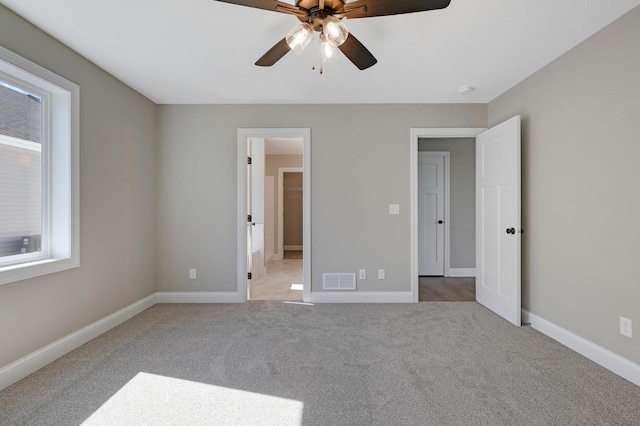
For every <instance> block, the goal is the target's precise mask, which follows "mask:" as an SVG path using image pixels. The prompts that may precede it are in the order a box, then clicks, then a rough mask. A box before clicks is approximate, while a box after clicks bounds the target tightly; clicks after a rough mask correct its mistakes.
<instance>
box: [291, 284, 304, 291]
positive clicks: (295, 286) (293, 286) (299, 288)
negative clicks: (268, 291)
mask: <svg viewBox="0 0 640 426" xmlns="http://www.w3.org/2000/svg"><path fill="white" fill-rule="evenodd" d="M291 290H300V291H302V290H303V289H302V284H291Z"/></svg>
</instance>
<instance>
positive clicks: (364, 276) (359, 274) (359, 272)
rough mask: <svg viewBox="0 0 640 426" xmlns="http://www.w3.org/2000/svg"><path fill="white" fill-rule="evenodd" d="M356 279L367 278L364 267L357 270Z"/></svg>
mask: <svg viewBox="0 0 640 426" xmlns="http://www.w3.org/2000/svg"><path fill="white" fill-rule="evenodd" d="M358 279H359V280H366V279H367V270H366V269H360V271H358Z"/></svg>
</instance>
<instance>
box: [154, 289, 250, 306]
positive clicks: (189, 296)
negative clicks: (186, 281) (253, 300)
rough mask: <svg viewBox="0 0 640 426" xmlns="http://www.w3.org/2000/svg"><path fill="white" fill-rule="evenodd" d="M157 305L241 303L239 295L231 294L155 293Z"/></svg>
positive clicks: (212, 292)
mask: <svg viewBox="0 0 640 426" xmlns="http://www.w3.org/2000/svg"><path fill="white" fill-rule="evenodd" d="M156 295H157V297H158V303H243V302H244V299H242V297H241V295H239V294H238V293H233V292H216V291H207V292H178V291H176V292H162V293H156Z"/></svg>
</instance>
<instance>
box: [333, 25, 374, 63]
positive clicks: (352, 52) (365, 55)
mask: <svg viewBox="0 0 640 426" xmlns="http://www.w3.org/2000/svg"><path fill="white" fill-rule="evenodd" d="M338 49H340V50H341V51H342V53H344V56H346V57H347V58H349V60H350V61H351V62H353V64H354V65H355V66H356V67H358V68H359V69H361V70H366V69H367V68H369V67H371V66H373V65H375V64H376V63H377V62H378V60H377V59H376V58H374V57H373V55H372V54H371V52H369V50H368V49H367V48H366V47H364V45H363V44H362V43H360V42H359V41H358V39H357V38H355V37H354V36H353V34H351V33H349V37H347V40H346V41H345V42H344V43H342V44H341V45H340V46H338Z"/></svg>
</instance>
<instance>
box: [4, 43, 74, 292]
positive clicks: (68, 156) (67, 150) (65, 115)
mask: <svg viewBox="0 0 640 426" xmlns="http://www.w3.org/2000/svg"><path fill="white" fill-rule="evenodd" d="M0 75H1V78H2V79H3V80H5V81H6V82H7V83H9V84H11V85H15V86H16V87H18V88H21V89H26V90H28V91H29V92H31V93H33V94H35V95H38V96H41V97H42V98H43V108H44V121H43V129H44V132H43V137H44V140H43V141H42V152H43V157H44V159H45V160H44V161H43V169H42V173H43V176H44V179H43V182H44V183H45V184H46V187H44V186H43V188H42V190H43V194H46V195H45V196H44V197H43V210H45V209H46V211H45V212H43V247H42V249H43V250H42V252H38V253H29V254H24V255H16V256H6V257H5V258H0V285H1V284H7V283H11V282H14V281H19V280H24V279H27V278H33V277H37V276H41V275H46V274H51V273H54V272H59V271H63V270H66V269H71V268H77V267H79V266H80V203H79V134H80V131H79V116H80V113H79V103H80V88H79V86H78V85H76V84H74V83H72V82H70V81H68V80H66V79H64V78H62V77H60V76H59V75H57V74H54V73H53V72H51V71H49V70H47V69H45V68H42V67H41V66H39V65H37V64H35V63H33V62H31V61H29V60H27V59H25V58H23V57H21V56H19V55H17V54H15V53H13V52H11V51H10V50H7V49H5V48H3V47H2V46H0Z"/></svg>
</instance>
